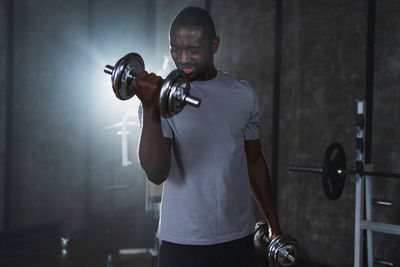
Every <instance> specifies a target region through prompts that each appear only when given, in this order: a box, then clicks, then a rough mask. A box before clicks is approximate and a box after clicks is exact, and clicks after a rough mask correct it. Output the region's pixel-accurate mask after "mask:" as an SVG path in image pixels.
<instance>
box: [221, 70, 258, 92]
mask: <svg viewBox="0 0 400 267" xmlns="http://www.w3.org/2000/svg"><path fill="white" fill-rule="evenodd" d="M218 78H219V79H220V81H221V82H223V83H226V84H229V85H230V86H231V87H234V88H237V87H239V88H243V89H250V90H252V87H251V85H250V83H249V82H248V81H245V80H239V79H237V78H235V77H234V76H233V75H232V74H230V73H228V72H225V71H223V70H218Z"/></svg>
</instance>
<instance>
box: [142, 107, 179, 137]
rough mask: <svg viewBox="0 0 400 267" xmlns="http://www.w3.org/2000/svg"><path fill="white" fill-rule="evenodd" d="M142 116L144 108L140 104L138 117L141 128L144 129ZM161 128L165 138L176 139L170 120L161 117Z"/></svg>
mask: <svg viewBox="0 0 400 267" xmlns="http://www.w3.org/2000/svg"><path fill="white" fill-rule="evenodd" d="M142 114H143V107H142V104H140V105H139V109H138V117H139V124H140V127H142ZM161 128H162V131H163V135H164V137H167V138H170V139H174V133H173V131H172V128H171V125H170V124H169V122H168V120H167V119H165V118H163V117H161Z"/></svg>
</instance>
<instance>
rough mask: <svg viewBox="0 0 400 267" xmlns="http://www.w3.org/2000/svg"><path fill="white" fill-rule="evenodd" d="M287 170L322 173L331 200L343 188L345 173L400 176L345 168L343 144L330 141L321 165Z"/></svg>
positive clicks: (399, 175) (341, 191)
mask: <svg viewBox="0 0 400 267" xmlns="http://www.w3.org/2000/svg"><path fill="white" fill-rule="evenodd" d="M289 171H296V172H314V173H320V174H322V184H323V187H324V191H325V194H326V196H327V197H328V198H329V199H331V200H336V199H338V198H339V197H340V196H341V194H342V193H343V190H344V185H345V181H346V175H347V174H349V175H355V174H359V175H361V176H375V177H392V178H400V173H389V172H374V171H364V170H362V169H360V170H347V169H346V154H345V152H344V149H343V146H342V145H341V144H339V143H332V144H330V145H329V146H328V148H327V149H326V151H325V157H324V161H323V163H322V167H315V166H299V165H292V166H290V167H289Z"/></svg>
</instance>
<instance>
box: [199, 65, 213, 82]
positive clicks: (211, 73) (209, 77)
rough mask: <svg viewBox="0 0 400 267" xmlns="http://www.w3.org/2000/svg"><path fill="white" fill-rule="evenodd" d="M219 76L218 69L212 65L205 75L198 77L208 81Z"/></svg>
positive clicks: (200, 79)
mask: <svg viewBox="0 0 400 267" xmlns="http://www.w3.org/2000/svg"><path fill="white" fill-rule="evenodd" d="M216 76H217V69H216V68H215V66H214V65H212V66H211V67H210V68H209V69H208V70H207V71H206V72H205V73H204V74H203V75H201V76H200V77H197V79H196V80H197V81H208V80H211V79H214V78H215V77H216Z"/></svg>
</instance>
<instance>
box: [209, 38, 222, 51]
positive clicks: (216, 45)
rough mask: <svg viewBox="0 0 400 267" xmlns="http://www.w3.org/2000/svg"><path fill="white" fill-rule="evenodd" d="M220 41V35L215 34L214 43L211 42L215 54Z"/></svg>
mask: <svg viewBox="0 0 400 267" xmlns="http://www.w3.org/2000/svg"><path fill="white" fill-rule="evenodd" d="M219 42H220V39H219V37H218V36H215V38H214V40H213V41H212V43H211V51H212V52H213V53H214V54H215V53H217V51H218V48H219Z"/></svg>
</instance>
